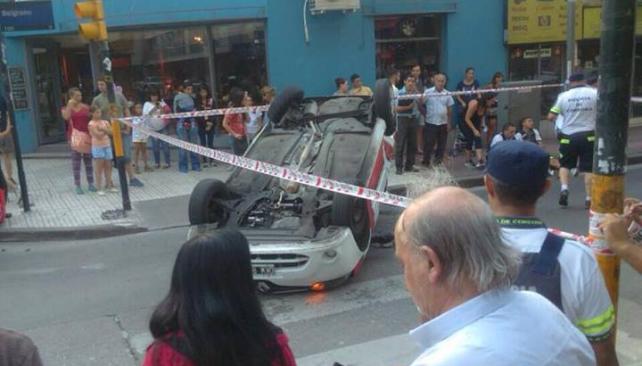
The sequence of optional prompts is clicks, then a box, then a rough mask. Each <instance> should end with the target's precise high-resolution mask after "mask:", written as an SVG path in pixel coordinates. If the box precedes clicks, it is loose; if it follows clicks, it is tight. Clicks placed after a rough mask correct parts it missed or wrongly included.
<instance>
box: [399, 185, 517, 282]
mask: <svg viewBox="0 0 642 366" xmlns="http://www.w3.org/2000/svg"><path fill="white" fill-rule="evenodd" d="M462 193H463V194H464V196H463V197H461V198H462V199H461V200H459V199H457V201H458V202H456V203H454V204H453V206H454V207H434V206H430V205H425V206H424V205H422V207H421V209H420V210H419V211H417V214H416V215H414V216H415V218H414V219H413V220H408V221H410V222H407V223H406V225H404V226H405V228H404V231H405V232H406V235H407V237H408V239H409V241H410V243H412V244H414V245H416V246H422V245H426V246H429V247H430V248H431V249H432V250H434V251H435V253H436V254H437V256H438V257H439V259H440V261H441V265H442V266H443V268H444V270H443V278H444V279H445V280H446V281H447V282H448V284H449V285H450V286H452V287H453V288H461V285H462V284H463V283H464V282H465V281H470V282H472V283H474V284H475V285H476V286H477V290H478V291H480V292H484V291H488V290H491V289H494V288H507V287H509V286H510V285H511V284H512V283H513V282H514V280H515V279H516V278H517V273H518V270H519V265H520V264H521V256H520V254H519V252H518V251H516V250H515V249H513V248H511V247H509V246H508V245H506V244H505V243H504V241H503V240H502V236H501V231H500V228H499V225H498V224H497V221H496V219H495V216H494V215H493V213H492V211H491V210H490V208H489V207H488V205H486V203H485V202H484V201H482V200H481V199H480V198H478V197H476V196H474V195H473V194H471V193H469V192H466V191H463V190H462ZM467 195H469V197H465V196H467Z"/></svg>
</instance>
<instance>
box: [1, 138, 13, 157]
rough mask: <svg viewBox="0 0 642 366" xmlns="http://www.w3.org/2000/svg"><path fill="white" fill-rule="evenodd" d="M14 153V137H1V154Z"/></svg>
mask: <svg viewBox="0 0 642 366" xmlns="http://www.w3.org/2000/svg"><path fill="white" fill-rule="evenodd" d="M14 151H15V146H14V145H13V136H12V135H11V134H8V135H6V136H5V137H0V153H1V154H13V153H14Z"/></svg>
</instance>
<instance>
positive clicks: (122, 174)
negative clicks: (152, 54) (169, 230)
mask: <svg viewBox="0 0 642 366" xmlns="http://www.w3.org/2000/svg"><path fill="white" fill-rule="evenodd" d="M99 46H100V50H99V57H100V65H101V67H102V72H103V77H104V79H105V84H107V98H108V99H109V104H110V106H111V108H110V109H111V111H112V113H113V111H114V109H115V108H114V107H115V104H116V93H115V91H114V79H113V77H112V72H111V70H112V65H111V57H110V55H109V42H107V41H100V42H99ZM120 123H121V122H120V121H118V119H114V118H112V120H111V126H112V135H113V136H112V137H113V141H114V153H115V154H114V161H115V163H116V168H117V169H118V181H119V183H120V192H121V196H122V199H123V210H124V211H131V209H132V204H131V201H130V199H129V185H128V184H127V172H126V171H125V157H124V155H125V154H124V151H123V141H122V135H121V133H120Z"/></svg>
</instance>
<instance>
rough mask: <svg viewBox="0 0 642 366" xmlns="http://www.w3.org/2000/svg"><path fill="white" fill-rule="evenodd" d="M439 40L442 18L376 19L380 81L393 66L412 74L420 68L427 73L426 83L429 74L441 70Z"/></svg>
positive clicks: (431, 16) (434, 16) (432, 16)
mask: <svg viewBox="0 0 642 366" xmlns="http://www.w3.org/2000/svg"><path fill="white" fill-rule="evenodd" d="M440 36H441V16H439V15H435V14H426V15H412V16H386V17H379V18H376V19H375V39H376V43H377V50H376V51H377V56H376V57H377V78H383V77H385V74H386V70H387V69H388V68H389V67H391V66H394V67H396V68H397V69H399V70H409V69H410V68H411V67H412V66H414V65H416V64H419V65H421V66H422V67H421V68H422V71H423V73H424V75H423V78H424V82H425V81H428V74H429V73H430V72H431V71H437V70H439V54H440V52H439V50H440V49H441V43H440V42H441V38H440ZM424 85H426V84H425V83H424Z"/></svg>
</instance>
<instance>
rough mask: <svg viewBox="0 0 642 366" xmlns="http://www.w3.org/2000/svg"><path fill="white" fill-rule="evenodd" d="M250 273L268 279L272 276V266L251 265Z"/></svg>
mask: <svg viewBox="0 0 642 366" xmlns="http://www.w3.org/2000/svg"><path fill="white" fill-rule="evenodd" d="M252 272H253V273H254V275H255V276H263V277H266V276H267V277H269V276H272V275H273V274H274V265H273V264H254V265H252Z"/></svg>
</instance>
